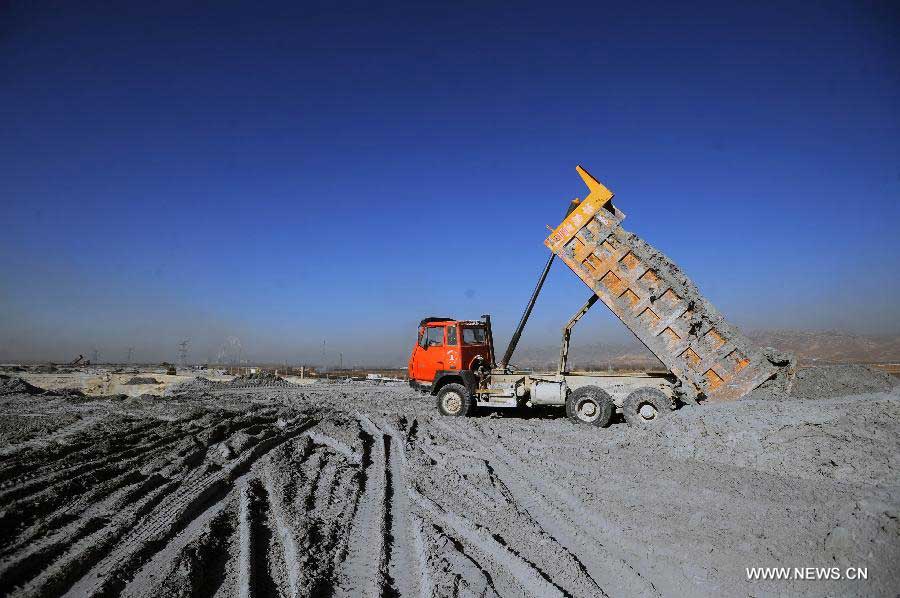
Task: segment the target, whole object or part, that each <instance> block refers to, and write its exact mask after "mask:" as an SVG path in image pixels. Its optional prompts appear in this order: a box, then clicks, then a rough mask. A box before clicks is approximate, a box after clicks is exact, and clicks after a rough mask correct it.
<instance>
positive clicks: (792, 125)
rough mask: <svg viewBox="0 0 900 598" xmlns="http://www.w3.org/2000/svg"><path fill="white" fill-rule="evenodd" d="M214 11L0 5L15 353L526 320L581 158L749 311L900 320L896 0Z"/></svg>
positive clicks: (739, 316)
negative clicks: (449, 319)
mask: <svg viewBox="0 0 900 598" xmlns="http://www.w3.org/2000/svg"><path fill="white" fill-rule="evenodd" d="M187 4H188V3H183V2H159V3H144V2H140V3H138V2H134V3H127V2H123V3H118V5H116V6H101V5H100V4H97V5H92V4H91V3H89V2H87V3H44V2H30V3H26V2H19V3H16V2H13V3H11V4H4V8H2V9H0V11H2V12H0V122H2V123H3V126H2V128H0V180H2V185H0V201H2V206H3V214H4V221H5V226H4V234H3V235H2V236H0V272H2V279H0V309H2V311H3V313H4V314H5V316H4V317H3V318H2V319H0V359H57V360H62V359H70V358H71V356H72V355H73V354H77V353H87V352H89V351H91V350H92V349H93V348H97V349H98V350H99V351H100V352H101V357H102V358H104V359H123V358H124V356H125V351H126V347H128V346H134V347H135V357H136V358H137V359H146V360H159V359H170V360H171V359H174V357H175V355H176V344H177V342H178V341H179V340H181V338H185V337H189V338H191V340H192V347H193V348H192V356H193V357H194V358H195V359H198V360H204V359H206V358H208V357H210V356H214V355H215V353H216V351H217V348H218V347H219V346H220V345H221V344H222V343H223V342H224V340H225V339H226V338H227V337H230V336H236V337H238V338H240V340H241V344H242V346H243V347H244V354H245V356H246V357H250V358H253V359H262V360H276V361H284V360H287V361H289V362H297V361H310V362H316V361H319V360H321V344H322V340H323V339H327V341H328V347H329V352H330V353H331V355H330V356H329V358H328V359H329V360H333V361H336V359H337V357H336V354H337V352H338V351H342V352H344V354H345V363H386V362H389V363H396V362H403V361H404V360H405V356H406V354H407V353H408V349H409V346H410V343H411V342H412V340H411V339H412V336H413V334H414V327H415V323H416V322H417V321H418V320H419V319H420V318H421V317H423V316H426V315H431V314H439V315H449V316H454V317H460V318H471V317H477V316H479V315H481V314H482V313H491V314H492V315H493V317H494V320H495V325H496V327H497V336H498V337H499V339H501V340H502V339H505V338H507V337H508V335H509V333H510V331H511V329H512V327H513V326H514V324H515V322H516V321H517V319H518V316H519V314H520V312H521V309H522V307H523V306H524V303H525V301H526V299H527V297H528V294H529V292H530V290H531V287H532V285H533V283H534V279H535V278H536V276H537V274H538V273H539V271H540V269H541V267H542V264H543V262H544V260H545V258H546V251H547V250H546V249H545V248H544V246H543V244H542V240H543V239H544V237H545V236H546V227H545V225H548V224H549V225H556V224H557V223H558V222H559V220H560V219H561V216H562V213H563V212H564V210H565V206H566V204H567V202H568V201H569V200H570V199H571V198H572V197H575V196H583V195H584V194H583V186H582V183H581V181H580V179H579V178H578V176H577V175H576V173H575V170H574V167H575V165H576V164H579V163H580V164H583V165H584V166H585V167H586V168H587V169H588V170H590V171H591V172H592V173H593V174H594V175H595V176H596V177H597V178H598V179H600V180H601V181H603V182H604V183H605V184H606V185H607V186H609V187H610V188H611V189H612V190H613V191H614V192H615V193H616V200H617V203H618V205H619V207H620V208H621V209H622V210H623V211H624V212H625V213H626V214H627V215H628V218H627V220H626V221H625V227H626V228H628V229H629V230H632V231H634V232H636V233H638V234H640V235H641V236H643V237H644V238H645V239H647V240H648V241H649V242H651V243H652V244H654V245H656V246H657V247H659V248H660V249H662V250H663V251H665V252H666V253H668V254H669V256H670V257H671V258H673V259H674V260H675V261H676V262H677V263H679V264H680V265H681V266H682V267H683V268H684V269H685V270H686V271H687V273H688V274H689V275H690V276H692V277H693V278H694V279H695V281H696V282H697V283H698V284H699V285H700V287H701V289H702V290H703V291H704V292H705V293H706V294H707V295H708V296H709V298H710V299H711V300H712V301H713V303H715V304H716V305H717V306H718V307H719V308H720V309H721V310H722V311H723V312H724V313H725V314H726V315H727V316H728V317H729V318H730V319H731V320H733V321H734V322H735V323H737V324H739V325H741V326H742V327H745V328H770V327H775V328H785V327H788V328H804V329H826V328H837V329H841V330H845V331H851V332H863V333H869V334H871V333H885V334H896V333H898V332H900V317H898V316H900V301H898V300H897V297H898V292H900V282H898V281H900V258H898V255H900V253H898V250H900V241H898V234H897V228H898V227H897V223H898V221H900V218H898V216H900V208H898V199H900V42H898V38H897V35H896V32H897V30H898V24H900V20H898V11H897V9H896V8H894V7H893V6H892V3H887V2H885V3H881V4H879V3H874V4H865V5H863V4H861V3H848V2H815V3H812V2H811V3H798V2H790V3H787V2H786V3H781V4H778V3H763V4H760V5H757V4H753V5H747V6H738V5H732V4H733V3H719V2H717V3H708V4H691V5H685V4H683V3H660V4H653V3H648V4H643V5H641V6H625V5H623V3H601V2H591V3H584V4H564V3H555V4H553V5H552V6H550V5H547V3H534V4H531V5H528V4H521V5H517V6H516V7H515V8H513V7H512V6H511V5H503V4H492V3H476V2H463V3H454V4H447V5H445V6H442V7H436V6H428V5H423V4H422V3H410V4H406V5H402V4H396V3H392V4H389V5H387V6H383V7H372V6H369V5H368V4H367V3H356V2H349V3H340V6H339V7H335V6H334V5H335V4H336V3H321V4H319V3H307V2H302V3H296V2H286V3H283V4H279V3H266V2H261V3H260V2H255V3H250V2H247V3H228V2H225V3H220V2H215V3H192V6H190V7H189V6H187ZM425 4H427V3H425ZM587 294H588V292H587V289H586V288H585V287H584V286H583V285H582V283H580V282H579V281H578V280H577V279H576V278H575V277H574V275H573V274H572V273H571V272H569V271H568V270H567V269H566V268H565V267H564V266H563V265H562V264H557V265H556V266H555V267H554V270H553V272H552V273H551V276H550V278H549V280H548V283H547V285H546V287H545V292H544V294H543V295H542V297H541V298H540V300H539V302H538V306H537V308H536V309H535V313H534V316H533V321H532V323H531V324H530V327H529V328H528V330H527V332H526V335H525V336H524V338H523V345H540V344H545V343H546V344H552V343H556V342H557V336H558V331H559V328H560V327H561V326H562V324H563V323H564V322H565V320H566V319H567V318H568V317H569V315H570V314H571V312H573V311H575V309H577V308H578V307H579V306H580V304H581V303H582V302H583V301H584V299H586V297H587ZM595 311H597V312H600V309H597V310H595ZM576 335H577V339H579V340H582V341H588V340H589V341H602V340H610V341H615V340H621V339H624V338H626V336H627V333H626V332H625V331H624V328H622V327H621V325H619V324H618V323H617V322H616V321H614V320H613V319H612V317H611V316H609V315H608V314H607V313H592V314H590V315H589V316H588V317H587V318H586V319H585V322H584V324H583V326H582V328H580V329H579V331H578V332H577V333H576Z"/></svg>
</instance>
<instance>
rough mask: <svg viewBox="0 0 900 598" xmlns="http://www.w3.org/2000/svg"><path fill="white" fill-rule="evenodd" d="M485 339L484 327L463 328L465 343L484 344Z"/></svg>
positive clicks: (463, 340)
mask: <svg viewBox="0 0 900 598" xmlns="http://www.w3.org/2000/svg"><path fill="white" fill-rule="evenodd" d="M484 339H485V333H484V328H463V329H462V342H463V344H464V345H483V344H484Z"/></svg>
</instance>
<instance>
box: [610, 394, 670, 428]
mask: <svg viewBox="0 0 900 598" xmlns="http://www.w3.org/2000/svg"><path fill="white" fill-rule="evenodd" d="M670 413H672V399H670V398H669V397H667V396H666V395H665V393H664V392H663V391H661V390H659V389H657V388H639V389H637V390H635V391H633V392H632V393H631V394H630V395H628V396H627V397H625V402H624V403H622V415H623V416H625V421H626V422H628V425H630V426H637V427H648V426H652V425H655V424H656V423H657V422H658V421H659V420H660V419H662V418H664V417H666V416H667V415H669V414H670Z"/></svg>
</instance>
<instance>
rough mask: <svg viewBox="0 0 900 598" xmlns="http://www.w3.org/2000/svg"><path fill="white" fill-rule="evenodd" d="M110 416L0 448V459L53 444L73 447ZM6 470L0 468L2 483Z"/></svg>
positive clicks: (88, 419)
mask: <svg viewBox="0 0 900 598" xmlns="http://www.w3.org/2000/svg"><path fill="white" fill-rule="evenodd" d="M108 415H109V414H108V413H99V414H93V415H90V416H88V417H82V418H81V419H80V420H79V421H76V422H73V423H71V424H69V425H68V426H64V427H63V428H60V429H59V430H56V431H55V432H53V433H52V434H48V435H46V436H40V437H38V438H32V439H31V440H26V441H24V442H20V443H18V444H10V445H8V446H4V447H0V458H7V457H10V456H13V455H16V454H18V453H21V452H22V451H25V450H29V449H41V448H45V447H47V446H49V445H50V444H51V443H58V444H60V445H64V446H66V445H68V446H71V445H72V444H75V443H74V441H73V440H74V439H75V438H77V437H78V436H79V435H80V434H82V433H83V432H85V431H86V430H88V429H89V428H91V427H93V426H95V425H96V424H97V423H98V422H100V421H101V420H103V419H104V418H105V417H107V416H108ZM0 417H2V414H0ZM5 469H6V468H5V467H0V481H3V480H5Z"/></svg>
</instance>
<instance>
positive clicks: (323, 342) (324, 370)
mask: <svg viewBox="0 0 900 598" xmlns="http://www.w3.org/2000/svg"><path fill="white" fill-rule="evenodd" d="M322 371H323V372H327V371H328V366H327V365H326V364H325V339H322Z"/></svg>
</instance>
